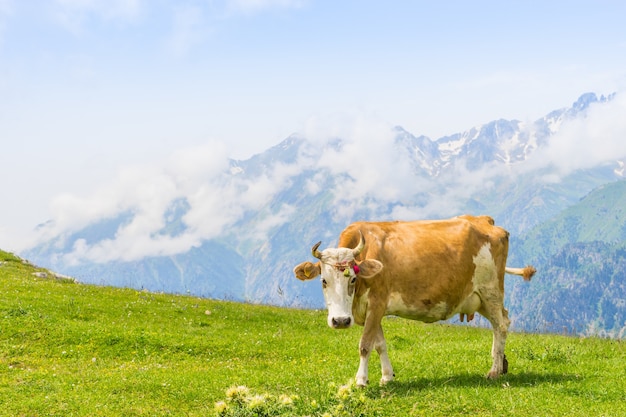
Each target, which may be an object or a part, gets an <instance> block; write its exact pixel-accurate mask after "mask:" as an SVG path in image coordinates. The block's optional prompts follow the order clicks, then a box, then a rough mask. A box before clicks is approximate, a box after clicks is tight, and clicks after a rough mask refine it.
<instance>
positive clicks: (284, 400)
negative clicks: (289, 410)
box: [278, 394, 293, 405]
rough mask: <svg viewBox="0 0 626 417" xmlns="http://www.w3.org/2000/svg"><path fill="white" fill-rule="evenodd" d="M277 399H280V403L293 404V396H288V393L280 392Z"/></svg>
mask: <svg viewBox="0 0 626 417" xmlns="http://www.w3.org/2000/svg"><path fill="white" fill-rule="evenodd" d="M278 400H279V401H280V403H281V404H282V405H292V404H293V398H292V397H290V396H289V395H286V394H281V395H280V397H278Z"/></svg>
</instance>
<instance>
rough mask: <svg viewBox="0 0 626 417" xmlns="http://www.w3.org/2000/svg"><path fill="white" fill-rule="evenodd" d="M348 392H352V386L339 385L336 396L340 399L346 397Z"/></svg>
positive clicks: (348, 394)
mask: <svg viewBox="0 0 626 417" xmlns="http://www.w3.org/2000/svg"><path fill="white" fill-rule="evenodd" d="M350 394H352V387H351V386H350V385H342V386H340V387H339V390H338V391H337V396H338V397H339V398H341V399H342V400H345V399H347V398H348V397H349V396H350Z"/></svg>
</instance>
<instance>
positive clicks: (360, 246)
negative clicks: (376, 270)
mask: <svg viewBox="0 0 626 417" xmlns="http://www.w3.org/2000/svg"><path fill="white" fill-rule="evenodd" d="M359 238H360V239H359V244H358V245H357V247H356V248H354V249H352V254H353V255H354V257H355V258H356V257H357V256H358V255H359V253H361V251H362V250H363V248H364V247H365V239H364V238H363V233H361V231H360V230H359Z"/></svg>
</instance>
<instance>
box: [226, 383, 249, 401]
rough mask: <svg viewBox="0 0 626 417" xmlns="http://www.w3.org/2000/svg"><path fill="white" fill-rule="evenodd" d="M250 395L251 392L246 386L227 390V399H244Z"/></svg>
mask: <svg viewBox="0 0 626 417" xmlns="http://www.w3.org/2000/svg"><path fill="white" fill-rule="evenodd" d="M249 393H250V390H249V389H248V387H246V386H245V385H239V386H234V385H233V386H232V387H230V388H228V389H227V390H226V397H228V398H231V399H233V398H242V397H245V396H246V395H248V394H249Z"/></svg>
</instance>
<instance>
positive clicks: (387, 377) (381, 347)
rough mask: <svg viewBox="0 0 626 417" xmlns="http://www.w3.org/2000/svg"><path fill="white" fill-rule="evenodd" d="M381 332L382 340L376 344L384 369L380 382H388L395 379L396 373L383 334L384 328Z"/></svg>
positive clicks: (381, 365)
mask: <svg viewBox="0 0 626 417" xmlns="http://www.w3.org/2000/svg"><path fill="white" fill-rule="evenodd" d="M380 334H381V337H382V342H381V343H379V344H378V345H377V346H376V351H377V352H378V356H380V367H381V369H382V375H383V376H382V377H381V378H380V383H381V384H386V383H387V382H389V381H393V378H394V377H395V376H396V375H395V374H394V373H393V367H392V366H391V361H390V360H389V355H387V342H386V341H385V336H384V335H383V330H382V328H381V329H380Z"/></svg>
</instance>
